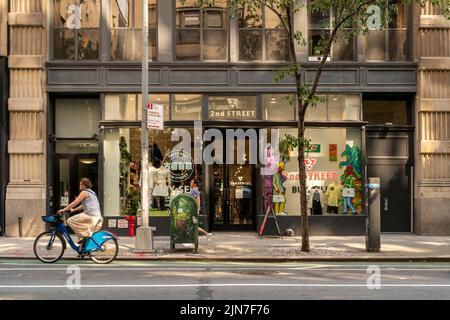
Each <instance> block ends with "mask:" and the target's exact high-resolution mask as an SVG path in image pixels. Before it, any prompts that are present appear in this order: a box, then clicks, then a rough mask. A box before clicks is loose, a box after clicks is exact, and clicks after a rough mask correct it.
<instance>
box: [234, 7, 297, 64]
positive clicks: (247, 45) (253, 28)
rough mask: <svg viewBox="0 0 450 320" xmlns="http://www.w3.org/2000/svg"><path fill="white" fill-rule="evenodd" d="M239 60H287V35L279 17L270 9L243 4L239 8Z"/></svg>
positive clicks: (288, 57) (288, 55) (288, 56)
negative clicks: (249, 6)
mask: <svg viewBox="0 0 450 320" xmlns="http://www.w3.org/2000/svg"><path fill="white" fill-rule="evenodd" d="M238 27H239V31H238V32H239V60H241V61H260V60H267V61H287V60H289V59H290V54H289V52H290V51H289V37H288V34H287V32H286V29H285V28H284V26H283V22H282V21H281V19H280V18H279V17H278V16H277V15H276V14H275V13H274V12H273V11H272V10H270V9H268V8H266V7H264V6H263V8H261V9H254V8H248V7H247V6H245V4H244V6H243V7H242V8H240V10H239V22H238Z"/></svg>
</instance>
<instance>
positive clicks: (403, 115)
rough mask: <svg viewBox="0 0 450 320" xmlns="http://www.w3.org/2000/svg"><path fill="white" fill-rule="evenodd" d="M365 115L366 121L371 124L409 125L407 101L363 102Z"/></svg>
mask: <svg viewBox="0 0 450 320" xmlns="http://www.w3.org/2000/svg"><path fill="white" fill-rule="evenodd" d="M363 113H364V121H368V122H369V124H381V125H385V124H387V123H390V124H393V125H408V124H409V120H408V114H409V111H408V102H407V101H401V100H399V101H395V100H392V101H382V100H380V101H377V100H372V101H369V100H366V101H364V102H363Z"/></svg>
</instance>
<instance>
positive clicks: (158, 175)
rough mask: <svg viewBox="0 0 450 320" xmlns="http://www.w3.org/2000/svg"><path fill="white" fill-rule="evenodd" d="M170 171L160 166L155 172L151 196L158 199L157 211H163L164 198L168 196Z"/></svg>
mask: <svg viewBox="0 0 450 320" xmlns="http://www.w3.org/2000/svg"><path fill="white" fill-rule="evenodd" d="M169 186H170V171H169V170H168V169H167V168H166V167H165V166H161V167H159V168H157V169H156V170H155V184H154V188H153V196H154V197H158V198H157V200H158V201H159V202H158V201H157V203H158V207H159V210H165V209H166V207H165V198H167V197H168V196H169Z"/></svg>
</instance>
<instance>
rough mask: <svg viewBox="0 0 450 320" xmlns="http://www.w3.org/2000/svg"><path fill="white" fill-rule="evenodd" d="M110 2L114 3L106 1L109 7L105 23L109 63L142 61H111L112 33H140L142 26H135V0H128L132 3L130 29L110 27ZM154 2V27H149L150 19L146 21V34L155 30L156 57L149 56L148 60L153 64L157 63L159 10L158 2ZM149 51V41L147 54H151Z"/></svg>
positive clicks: (109, 0)
mask: <svg viewBox="0 0 450 320" xmlns="http://www.w3.org/2000/svg"><path fill="white" fill-rule="evenodd" d="M112 1H114V0H108V5H109V8H108V9H109V10H108V17H107V19H108V23H107V28H108V30H107V32H108V34H109V45H110V46H109V47H108V51H109V52H108V57H109V61H117V62H139V61H141V60H142V59H141V58H139V59H136V60H130V59H117V58H116V59H113V58H112V32H113V31H115V30H131V31H133V32H135V31H140V32H142V26H136V21H135V10H136V5H135V4H136V0H129V1H132V2H131V3H132V18H131V20H132V27H129V28H127V27H113V26H112V13H111V11H112V5H113V4H112ZM150 1H151V0H149V2H150ZM154 1H155V26H154V28H151V27H150V26H151V24H150V19H149V21H148V25H147V29H148V32H149V35H150V30H155V52H156V57H153V55H152V54H149V59H148V61H153V62H156V61H158V9H159V6H158V1H159V0H154ZM149 5H150V3H149ZM141 38H142V33H141ZM151 50H152V46H151V45H150V41H149V53H151Z"/></svg>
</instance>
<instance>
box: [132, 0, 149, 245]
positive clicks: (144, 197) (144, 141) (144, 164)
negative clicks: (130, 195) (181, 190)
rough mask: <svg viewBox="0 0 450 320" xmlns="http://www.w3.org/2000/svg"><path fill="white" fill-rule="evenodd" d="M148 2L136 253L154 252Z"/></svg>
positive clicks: (145, 9)
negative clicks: (151, 206) (148, 118)
mask: <svg viewBox="0 0 450 320" xmlns="http://www.w3.org/2000/svg"><path fill="white" fill-rule="evenodd" d="M147 102H148V0H143V1H142V106H141V107H142V118H141V177H142V184H141V207H142V226H141V227H139V228H138V229H137V231H136V251H140V252H145V251H151V250H153V235H152V229H151V228H150V227H149V223H148V217H149V215H148V208H149V192H148V149H149V148H148V128H147Z"/></svg>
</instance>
